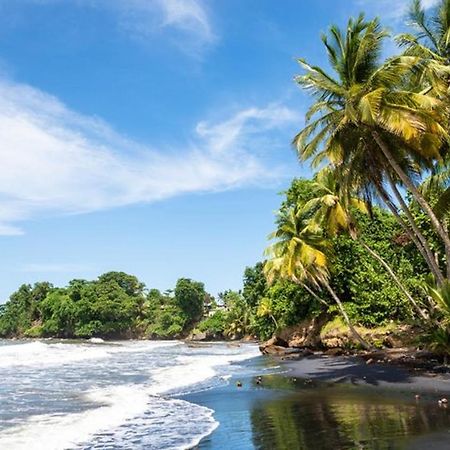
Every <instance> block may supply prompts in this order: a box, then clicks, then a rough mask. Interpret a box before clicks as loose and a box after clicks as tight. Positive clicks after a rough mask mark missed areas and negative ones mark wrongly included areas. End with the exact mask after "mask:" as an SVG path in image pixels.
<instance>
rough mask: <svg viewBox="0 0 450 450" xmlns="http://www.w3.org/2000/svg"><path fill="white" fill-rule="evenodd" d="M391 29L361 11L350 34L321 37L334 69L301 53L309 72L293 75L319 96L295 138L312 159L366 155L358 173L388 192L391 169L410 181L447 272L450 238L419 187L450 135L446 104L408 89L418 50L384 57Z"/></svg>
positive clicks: (401, 181) (406, 184) (399, 182)
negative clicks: (437, 240) (438, 242)
mask: <svg viewBox="0 0 450 450" xmlns="http://www.w3.org/2000/svg"><path fill="white" fill-rule="evenodd" d="M387 36H388V33H387V32H386V31H385V30H384V29H382V28H381V26H380V23H379V21H378V20H377V19H375V20H371V21H366V20H365V18H364V16H363V15H361V16H359V17H358V18H357V19H350V21H349V22H348V26H347V29H346V32H345V33H343V32H341V30H340V29H339V28H337V27H335V26H333V27H331V29H330V33H329V35H324V36H323V37H322V40H323V43H324V45H325V48H326V51H327V54H328V57H329V61H330V65H331V67H332V69H333V71H334V73H333V74H332V75H330V74H328V73H326V72H325V71H324V70H323V69H321V68H320V67H317V66H313V65H311V64H309V63H307V62H306V61H305V60H302V59H300V60H299V63H300V64H301V66H302V67H303V69H304V71H305V73H304V74H303V75H301V76H298V77H297V78H296V81H297V83H298V84H299V85H300V86H301V87H303V88H304V89H305V90H306V91H308V92H309V93H310V94H311V95H312V96H313V97H314V98H315V99H316V101H315V102H314V103H313V105H312V106H311V108H310V110H309V111H308V113H307V115H306V119H307V124H306V126H305V127H304V128H303V129H302V130H301V131H300V132H299V133H298V134H297V136H296V137H295V138H294V145H295V146H296V148H297V150H298V153H299V155H300V157H301V159H302V160H307V159H312V164H313V166H317V165H319V164H321V163H322V162H323V160H324V159H327V160H328V161H330V162H331V164H333V165H335V166H343V167H346V165H348V164H351V163H352V161H353V160H354V158H355V157H356V158H357V161H359V163H361V162H364V164H363V165H361V164H360V165H359V169H360V172H359V174H358V175H359V176H360V178H362V179H365V180H367V181H369V183H370V184H372V183H373V180H374V179H377V180H378V183H379V184H378V187H382V188H383V191H384V193H385V194H386V195H388V197H389V196H390V192H389V189H386V188H385V185H386V184H388V183H389V180H388V179H387V176H386V174H387V173H389V174H390V175H391V179H392V180H393V183H394V185H395V186H402V187H403V188H405V189H406V190H407V192H409V193H410V194H411V196H412V198H414V200H415V201H416V202H417V203H418V205H419V206H420V208H421V209H422V210H423V211H424V212H425V213H426V214H427V215H428V216H429V218H430V222H431V224H432V226H433V228H434V229H435V231H436V233H437V234H438V236H439V237H440V239H441V240H442V242H443V243H444V246H445V253H446V262H447V265H448V268H449V273H450V237H449V235H448V233H447V232H446V230H445V228H444V227H443V225H442V223H441V222H440V221H439V219H438V217H437V216H436V214H435V213H434V211H433V209H432V207H431V206H430V205H429V203H428V202H427V201H426V199H425V198H424V196H423V195H422V194H421V193H420V191H419V189H418V187H417V180H418V178H420V175H421V173H422V171H423V170H424V169H428V168H431V167H432V166H433V163H434V162H435V161H436V160H438V159H439V158H440V157H441V154H440V151H441V149H442V148H443V144H444V142H446V141H447V139H448V134H447V132H446V124H447V115H448V109H447V107H446V104H445V103H444V102H443V101H442V100H441V99H439V98H437V97H436V96H433V95H429V94H427V93H423V92H421V87H420V86H419V87H417V89H416V90H411V89H408V88H407V85H406V84H405V80H406V79H407V78H408V76H410V75H411V74H412V73H413V72H414V71H415V70H417V69H418V68H419V67H420V64H421V62H422V59H421V58H420V57H419V56H414V55H402V56H398V57H394V58H390V59H388V60H387V61H386V62H384V63H380V61H379V59H380V54H381V51H382V44H383V41H384V40H385V39H386V37H387ZM353 162H354V161H353ZM351 176H353V177H354V176H355V175H353V174H352V175H351Z"/></svg>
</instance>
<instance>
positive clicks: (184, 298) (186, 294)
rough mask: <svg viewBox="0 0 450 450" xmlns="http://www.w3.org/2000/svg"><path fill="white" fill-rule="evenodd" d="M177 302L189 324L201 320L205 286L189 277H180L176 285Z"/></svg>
mask: <svg viewBox="0 0 450 450" xmlns="http://www.w3.org/2000/svg"><path fill="white" fill-rule="evenodd" d="M174 293H175V302H176V304H177V305H178V306H179V307H180V309H181V310H182V311H183V313H184V314H185V315H186V317H187V320H188V324H194V323H195V322H197V321H199V320H200V319H201V318H202V315H203V305H204V301H205V296H206V292H205V286H204V284H203V283H200V282H198V281H193V280H190V279H189V278H180V279H179V280H178V281H177V284H176V286H175V292H174Z"/></svg>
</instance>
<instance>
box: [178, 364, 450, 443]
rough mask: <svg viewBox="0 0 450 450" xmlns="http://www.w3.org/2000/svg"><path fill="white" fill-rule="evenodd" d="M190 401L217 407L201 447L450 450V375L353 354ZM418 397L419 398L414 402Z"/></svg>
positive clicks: (192, 396)
mask: <svg viewBox="0 0 450 450" xmlns="http://www.w3.org/2000/svg"><path fill="white" fill-rule="evenodd" d="M252 364H260V366H261V375H262V382H261V383H260V384H257V376H252V377H248V378H240V379H239V381H241V382H242V387H241V388H238V387H236V381H237V379H236V378H235V379H232V380H230V384H229V385H228V386H223V387H221V388H217V389H212V390H209V391H204V392H199V393H195V394H190V395H187V396H186V397H185V398H186V399H187V400H189V401H192V402H194V403H198V404H201V405H204V406H207V407H209V408H212V409H214V410H215V414H214V416H215V418H216V420H218V421H219V422H220V425H219V427H218V428H217V429H216V431H215V432H213V433H212V434H211V435H210V436H208V437H206V438H205V439H203V440H202V441H201V443H200V445H199V448H200V449H237V450H247V449H249V450H250V449H263V450H266V449H267V450H269V449H270V450H278V449H280V450H284V449H286V450H295V449H304V450H340V449H374V450H375V449H376V450H397V449H399V450H403V449H404V450H407V449H409V450H418V449H423V448H426V449H427V450H434V449H436V450H441V449H442V450H443V449H446V450H448V449H449V448H450V406H449V409H447V408H446V405H443V404H441V405H439V403H438V400H439V399H441V398H442V397H444V396H449V397H450V377H448V375H438V376H427V375H424V374H421V375H417V374H414V373H411V371H409V370H407V369H404V368H401V367H395V366H392V365H383V364H366V362H365V361H364V360H362V359H359V358H355V357H325V356H312V357H308V358H304V359H301V360H298V361H286V362H284V361H283V362H281V363H278V364H279V365H280V369H279V370H281V371H283V373H282V374H276V375H264V370H263V366H264V364H272V365H273V364H277V360H270V359H269V358H267V359H264V358H263V357H261V358H258V362H257V363H255V361H253V362H252ZM416 395H418V396H419V398H416Z"/></svg>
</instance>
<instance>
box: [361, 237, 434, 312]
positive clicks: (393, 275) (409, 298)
mask: <svg viewBox="0 0 450 450" xmlns="http://www.w3.org/2000/svg"><path fill="white" fill-rule="evenodd" d="M358 242H359V243H360V244H361V245H362V246H363V247H364V248H365V249H366V250H367V251H368V252H369V253H370V254H371V255H372V256H373V257H374V258H375V259H376V260H377V261H378V262H379V263H380V264H381V265H382V266H383V267H384V268H385V269H386V271H387V272H388V274H389V275H390V276H391V278H392V279H393V280H394V282H395V284H396V285H397V286H398V287H399V289H400V290H401V291H402V292H403V294H404V295H405V297H406V298H407V299H408V300H409V302H410V303H411V304H412V305H413V306H414V308H415V309H416V311H417V312H418V313H419V315H420V317H422V319H424V320H426V321H428V320H429V317H428V316H427V315H426V314H425V312H424V311H423V310H422V308H421V307H420V306H419V305H418V304H417V302H416V301H415V300H414V299H413V297H412V296H411V294H410V293H409V292H408V290H407V289H406V287H405V286H404V285H403V283H402V282H401V281H400V280H399V279H398V277H397V275H395V273H394V271H393V270H392V269H391V267H390V266H389V264H388V263H387V262H386V261H385V260H384V259H383V258H382V257H381V256H380V255H379V254H378V253H376V252H375V251H373V250H372V249H371V248H370V247H369V246H368V245H367V244H366V243H365V242H363V241H362V240H361V239H358Z"/></svg>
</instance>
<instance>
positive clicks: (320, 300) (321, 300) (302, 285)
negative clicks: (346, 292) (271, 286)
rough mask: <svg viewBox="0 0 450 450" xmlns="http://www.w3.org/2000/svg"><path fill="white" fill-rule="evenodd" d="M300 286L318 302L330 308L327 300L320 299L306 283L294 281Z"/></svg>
mask: <svg viewBox="0 0 450 450" xmlns="http://www.w3.org/2000/svg"><path fill="white" fill-rule="evenodd" d="M294 281H295V282H296V283H297V284H298V285H299V286H301V287H302V288H304V289H305V291H307V292H309V293H310V294H311V295H312V296H313V297H314V298H315V299H316V300H318V301H319V302H320V303H322V304H324V305H325V306H327V307H328V306H330V305H329V304H328V303H327V302H326V301H325V300H323V299H322V298H320V297H319V296H318V295H317V294H316V293H315V292H314V291H313V290H312V289H311V288H310V287H309V286H308V285H307V284H306V283H303V282H302V281H300V280H299V279H298V278H296V279H295V280H294Z"/></svg>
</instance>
